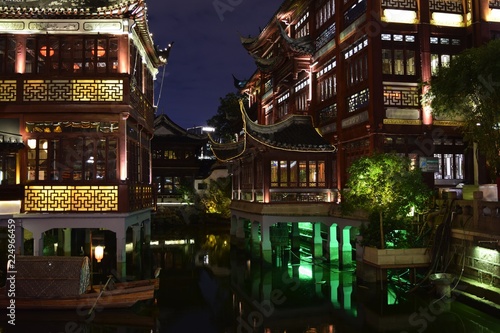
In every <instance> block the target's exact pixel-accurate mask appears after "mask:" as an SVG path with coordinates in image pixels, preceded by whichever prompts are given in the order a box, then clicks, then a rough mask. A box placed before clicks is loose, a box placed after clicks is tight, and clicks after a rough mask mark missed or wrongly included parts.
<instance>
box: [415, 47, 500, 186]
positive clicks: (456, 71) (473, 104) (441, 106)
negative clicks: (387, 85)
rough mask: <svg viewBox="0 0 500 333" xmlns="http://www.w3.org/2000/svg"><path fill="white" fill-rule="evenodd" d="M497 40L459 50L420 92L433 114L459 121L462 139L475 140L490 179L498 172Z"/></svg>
mask: <svg viewBox="0 0 500 333" xmlns="http://www.w3.org/2000/svg"><path fill="white" fill-rule="evenodd" d="M499 54H500V40H493V41H491V42H489V43H488V44H486V45H483V46H481V47H478V48H471V49H467V50H465V51H463V52H462V53H460V54H459V55H457V56H456V57H454V58H453V59H452V61H451V63H450V66H448V67H442V68H440V69H439V70H438V71H437V73H436V75H435V77H433V78H432V80H431V82H430V83H429V82H427V83H426V85H427V87H428V91H427V93H426V94H424V96H423V97H424V99H423V102H424V104H427V105H430V106H431V108H432V112H433V113H434V114H436V115H444V116H446V117H448V118H450V119H457V118H458V119H462V120H463V127H462V130H463V135H464V139H465V140H467V141H468V142H469V144H470V145H472V144H473V143H477V146H478V150H479V151H480V152H481V153H483V154H484V156H485V158H486V161H487V166H488V169H489V171H490V177H491V178H492V180H494V179H495V176H497V175H500V155H499V151H500V125H499V124H500V103H499V101H500V79H499V78H500V58H499V57H498V55H499Z"/></svg>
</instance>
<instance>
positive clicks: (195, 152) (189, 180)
mask: <svg viewBox="0 0 500 333" xmlns="http://www.w3.org/2000/svg"><path fill="white" fill-rule="evenodd" d="M154 128H155V131H154V137H153V139H152V141H151V146H152V157H153V160H152V161H153V162H152V170H153V179H154V183H155V185H156V196H157V202H158V204H159V205H162V204H165V205H166V204H172V205H176V204H181V203H182V202H183V198H182V197H181V196H182V187H187V188H192V189H196V187H195V184H197V183H198V182H197V181H202V180H204V179H205V178H206V177H207V176H208V175H209V174H210V172H211V167H212V165H213V164H214V162H215V159H214V158H213V157H212V156H211V155H208V154H207V152H208V151H207V144H208V136H207V134H206V133H202V132H201V131H200V132H198V133H192V132H191V131H188V130H186V129H183V128H181V127H180V126H179V125H177V124H176V123H174V122H173V121H172V120H171V119H170V118H169V117H168V116H167V115H165V114H162V115H160V116H158V117H156V118H155V121H154Z"/></svg>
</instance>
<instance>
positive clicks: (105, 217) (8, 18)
mask: <svg viewBox="0 0 500 333" xmlns="http://www.w3.org/2000/svg"><path fill="white" fill-rule="evenodd" d="M101 4H102V6H101V5H100V6H96V2H95V1H70V0H63V1H57V2H49V1H21V2H20V1H16V2H12V1H0V12H1V15H2V23H1V24H0V54H1V57H0V91H1V93H0V95H1V96H0V138H1V139H2V142H1V143H0V145H1V148H0V149H1V151H0V158H1V161H2V163H0V166H1V171H0V176H1V177H2V184H1V185H0V193H2V195H1V198H0V199H1V200H2V201H1V202H0V213H1V214H2V215H1V218H2V224H3V223H4V222H5V221H7V219H9V218H10V219H14V220H15V226H16V228H15V230H16V249H17V252H18V253H20V254H21V253H25V254H33V255H36V256H38V255H67V256H69V255H84V254H85V255H90V256H92V249H93V247H94V246H95V245H105V246H106V253H105V256H107V259H109V265H110V269H116V271H117V272H118V275H119V276H122V277H125V276H127V275H128V276H129V277H133V276H134V272H133V271H134V270H135V273H137V274H138V275H142V273H140V272H141V266H140V265H141V264H140V260H139V258H140V256H141V254H140V253H141V244H142V243H143V242H142V241H141V240H149V238H150V221H151V211H152V209H153V207H154V198H153V188H152V179H151V149H150V140H151V138H152V137H153V120H154V113H155V107H154V92H153V82H154V80H155V78H156V75H157V73H158V68H159V67H161V66H164V65H166V63H167V54H168V50H159V49H157V48H156V46H155V45H154V43H153V40H152V37H151V34H150V31H149V28H148V23H147V8H146V3H145V2H144V1H143V0H137V1H132V2H127V3H124V2H121V1H112V0H110V1H104V2H102V3H101ZM92 233H93V236H94V237H93V238H92ZM109 233H111V236H110V235H109ZM93 241H94V242H93ZM98 242H105V244H97V243H98ZM131 264H132V265H133V266H134V267H132V266H130V265H131ZM127 266H128V268H129V269H128V270H127Z"/></svg>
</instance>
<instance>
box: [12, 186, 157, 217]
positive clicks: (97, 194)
mask: <svg viewBox="0 0 500 333" xmlns="http://www.w3.org/2000/svg"><path fill="white" fill-rule="evenodd" d="M154 206H155V201H154V196H153V187H152V185H150V184H137V183H109V184H72V185H66V184H61V183H50V184H49V183H43V184H42V183H39V184H28V185H25V186H24V198H23V204H22V212H24V213H47V212H54V213H56V212H122V213H125V212H131V211H137V210H142V209H147V208H153V207H154Z"/></svg>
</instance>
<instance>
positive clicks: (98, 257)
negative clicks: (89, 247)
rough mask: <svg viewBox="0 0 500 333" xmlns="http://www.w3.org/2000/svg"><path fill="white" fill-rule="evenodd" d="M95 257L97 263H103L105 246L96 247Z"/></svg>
mask: <svg viewBox="0 0 500 333" xmlns="http://www.w3.org/2000/svg"><path fill="white" fill-rule="evenodd" d="M94 257H95V259H96V260H97V262H101V260H102V258H103V257H104V246H101V245H97V246H96V247H95V250H94Z"/></svg>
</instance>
